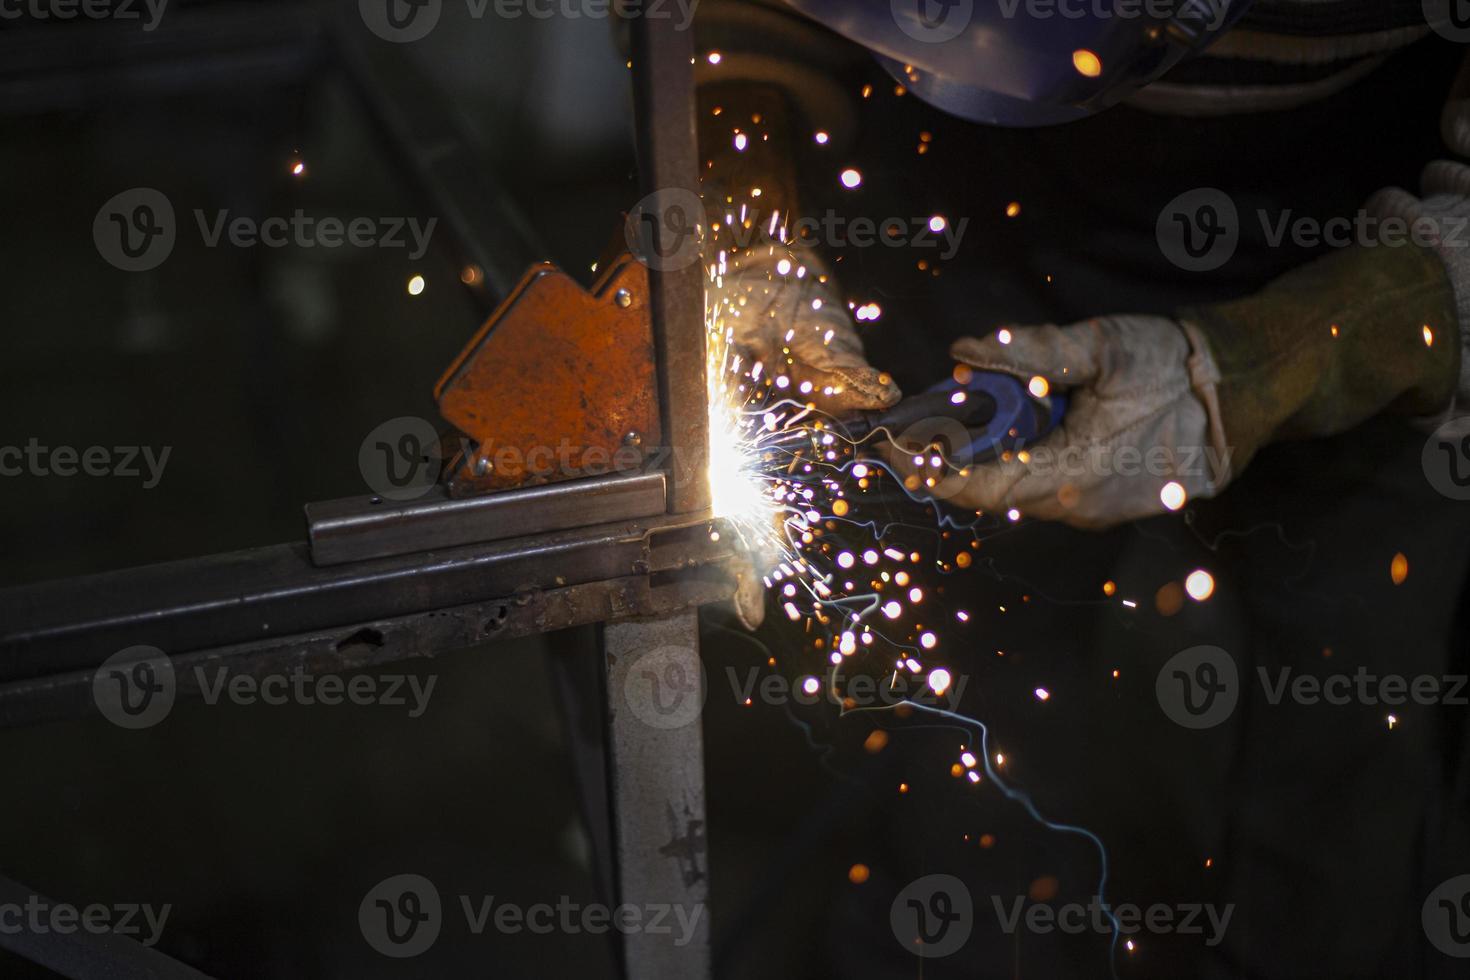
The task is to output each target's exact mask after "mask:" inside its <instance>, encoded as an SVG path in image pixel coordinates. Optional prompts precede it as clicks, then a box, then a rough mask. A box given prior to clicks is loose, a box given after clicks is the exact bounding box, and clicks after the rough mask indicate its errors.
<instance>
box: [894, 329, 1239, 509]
mask: <svg viewBox="0 0 1470 980" xmlns="http://www.w3.org/2000/svg"><path fill="white" fill-rule="evenodd" d="M1198 339H1199V338H1198V337H1196V341H1198ZM951 353H952V354H953V356H954V358H955V359H956V360H957V361H959V362H961V363H962V364H966V365H969V366H970V367H972V368H974V369H976V370H984V371H1000V372H1004V373H1006V374H1011V375H1014V376H1016V377H1017V378H1020V379H1021V380H1023V381H1025V382H1027V383H1028V384H1029V385H1031V387H1032V388H1033V390H1035V389H1037V388H1039V386H1040V382H1037V381H1034V380H1033V379H1036V378H1041V379H1045V382H1046V387H1047V388H1048V389H1049V390H1050V391H1053V392H1057V391H1062V390H1066V391H1068V392H1069V404H1068V408H1067V413H1066V415H1065V417H1064V418H1063V420H1062V423H1061V425H1060V426H1059V427H1058V428H1057V429H1056V430H1055V431H1054V432H1052V433H1051V434H1050V435H1048V436H1047V437H1046V438H1045V439H1043V440H1042V441H1041V442H1039V443H1037V444H1036V445H1035V446H1032V447H1029V448H1028V449H1027V450H1026V451H1025V452H1020V453H1014V454H1007V455H1006V457H1005V458H1003V459H1000V460H996V461H994V462H990V463H980V464H974V465H971V466H969V467H967V468H966V470H964V471H962V472H961V474H960V475H959V476H957V477H951V478H950V479H947V480H941V481H939V482H938V485H937V486H936V487H934V488H933V489H934V490H935V491H936V492H937V495H939V496H941V497H946V496H947V497H948V499H949V501H950V503H952V504H955V505H957V506H961V507H965V508H970V509H974V510H980V511H998V510H1003V509H1007V508H1011V507H1015V508H1017V509H1019V510H1020V511H1021V512H1022V513H1024V514H1027V515H1029V516H1033V517H1041V518H1045V519H1048V520H1061V521H1066V522H1067V523H1069V524H1073V525H1076V526H1078V527H1106V526H1107V525H1110V524H1115V523H1118V522H1120V521H1127V520H1133V519H1135V518H1140V517H1146V516H1148V515H1150V514H1156V513H1161V512H1162V511H1164V510H1165V509H1172V508H1177V507H1178V506H1179V505H1180V503H1181V502H1182V499H1183V498H1182V496H1180V495H1179V491H1178V488H1175V487H1169V489H1168V490H1165V487H1166V486H1168V485H1169V484H1171V483H1177V484H1178V485H1179V487H1180V488H1182V489H1183V492H1184V494H1187V495H1188V496H1211V495H1213V494H1214V493H1216V492H1217V491H1218V490H1219V489H1220V488H1221V487H1222V486H1223V485H1224V482H1225V480H1226V479H1227V478H1228V464H1226V465H1221V466H1216V467H1211V466H1210V465H1209V460H1210V459H1211V458H1212V457H1211V455H1210V452H1209V450H1210V447H1211V446H1212V441H1211V438H1210V427H1211V416H1210V411H1209V408H1208V407H1207V404H1206V402H1207V400H1212V399H1213V385H1214V383H1215V382H1216V381H1217V380H1218V378H1219V375H1218V373H1217V372H1216V370H1215V365H1214V361H1213V359H1212V358H1211V356H1210V352H1209V350H1208V348H1205V347H1204V346H1203V345H1202V343H1201V344H1200V346H1199V347H1197V348H1193V349H1192V345H1191V340H1190V336H1189V335H1188V334H1187V333H1186V330H1185V328H1184V327H1182V326H1181V325H1180V324H1179V323H1177V322H1175V321H1174V320H1171V319H1168V318H1165V317H1157V316H1111V317H1103V318H1100V319H1097V320H1088V321H1085V322H1082V323H1076V324H1072V325H1071V326H1065V327H1057V326H1037V327H1011V328H1007V329H1004V330H1001V331H998V332H997V333H995V334H992V335H990V336H988V337H985V338H982V339H973V338H972V339H965V340H960V341H958V342H956V343H955V345H954V346H953V347H952V348H951ZM911 448H912V447H911ZM890 459H891V460H892V462H893V463H894V464H895V465H897V466H898V467H900V469H902V470H904V471H905V472H908V471H912V470H913V456H912V454H910V453H901V452H900V451H899V450H897V449H893V450H891V451H890ZM909 484H910V486H913V481H912V479H911V480H910V481H909Z"/></svg>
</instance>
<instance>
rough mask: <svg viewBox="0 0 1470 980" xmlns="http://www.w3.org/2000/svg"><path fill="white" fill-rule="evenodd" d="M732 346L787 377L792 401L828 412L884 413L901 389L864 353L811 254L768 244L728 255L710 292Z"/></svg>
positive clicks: (771, 373) (768, 372)
mask: <svg viewBox="0 0 1470 980" xmlns="http://www.w3.org/2000/svg"><path fill="white" fill-rule="evenodd" d="M705 303H706V305H707V306H709V307H710V308H711V309H712V310H713V311H714V313H715V315H716V316H717V317H719V318H720V320H721V321H722V322H723V326H724V329H725V330H726V331H727V332H728V333H729V335H730V339H731V345H732V346H733V347H734V348H735V349H736V350H738V351H740V352H741V353H742V354H743V355H744V356H746V357H747V358H753V359H755V360H759V361H761V362H762V364H763V365H764V366H763V368H762V371H763V372H764V373H765V374H766V375H768V376H771V377H778V376H780V375H783V374H784V375H787V376H788V377H789V378H790V379H791V380H790V384H789V387H788V388H787V391H788V392H789V393H790V394H791V396H792V397H793V398H800V399H802V400H806V401H811V402H813V403H814V404H816V405H817V407H818V408H821V409H822V410H823V411H826V412H833V413H841V412H845V411H854V410H860V409H874V408H887V407H888V406H889V405H892V404H893V403H894V402H896V401H898V399H899V396H900V392H899V390H898V386H897V385H895V384H894V383H893V379H892V378H890V377H889V376H888V375H886V374H884V373H883V372H881V371H879V370H878V369H877V368H874V367H873V366H872V365H870V364H869V363H868V361H867V359H866V358H865V357H864V356H863V344H862V341H861V340H860V339H859V338H858V335H857V329H856V327H855V325H854V324H853V320H852V315H851V313H850V312H849V311H848V308H847V304H846V303H844V302H843V301H842V294H841V292H840V291H839V290H838V289H837V285H836V283H835V282H834V281H833V280H832V278H831V277H830V276H829V275H828V274H827V271H826V269H825V267H824V266H823V265H822V263H821V260H820V258H819V257H818V256H816V254H815V253H814V252H812V251H811V250H810V249H804V248H802V249H792V250H790V251H783V250H781V249H772V248H770V247H769V246H766V247H761V248H756V249H753V250H751V251H748V252H744V253H736V254H734V255H730V256H728V257H727V258H726V261H725V271H724V273H723V275H720V276H718V277H717V278H716V280H715V282H714V283H712V284H711V285H710V287H709V288H708V290H707V292H706V295H705Z"/></svg>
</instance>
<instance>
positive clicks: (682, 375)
mask: <svg viewBox="0 0 1470 980" xmlns="http://www.w3.org/2000/svg"><path fill="white" fill-rule="evenodd" d="M631 23H632V53H633V108H634V116H635V120H636V122H637V127H638V172H639V179H640V184H641V187H642V193H643V194H645V195H648V194H654V193H658V194H660V195H662V196H664V197H666V198H667V199H669V200H679V199H684V200H688V199H689V195H698V193H699V149H698V145H697V143H696V140H695V129H694V126H695V118H694V65H693V59H694V37H693V32H692V31H690V30H689V29H688V26H687V25H683V26H682V27H681V26H680V23H679V21H678V20H677V19H676V18H673V17H651V16H644V17H634V18H632V19H631ZM654 210H655V212H658V211H661V210H663V209H662V208H658V207H657V206H656V207H655V209H654ZM658 217H660V218H661V219H662V220H658V221H657V222H656V223H654V224H653V226H652V228H651V231H652V233H653V236H654V242H653V244H654V248H655V250H656V254H659V255H669V254H673V253H676V252H679V251H680V250H679V248H678V245H679V242H676V241H674V237H675V236H679V237H680V239H681V240H682V236H685V235H687V234H688V230H689V229H688V225H687V223H688V221H689V220H690V218H689V216H687V215H685V214H684V212H683V211H680V212H679V217H680V219H681V220H680V221H679V222H671V221H669V220H667V219H668V217H669V216H668V215H658ZM694 223H695V225H696V226H697V225H698V224H699V221H698V219H697V217H696V218H694ZM665 239H668V240H667V241H666V240H665ZM650 266H651V267H650V270H649V272H650V275H649V279H650V288H651V290H652V293H653V295H652V304H651V312H652V315H653V336H654V343H655V345H656V347H657V351H658V379H659V400H660V402H661V403H662V408H663V424H664V437H665V438H666V439H667V440H668V442H669V446H670V448H671V449H672V450H673V456H672V459H673V463H672V469H673V474H672V475H673V479H672V482H671V484H670V490H669V509H670V511H671V512H672V513H675V514H688V513H694V512H697V511H701V510H704V509H706V508H707V507H708V506H709V479H708V472H709V466H708V462H707V461H708V458H709V416H708V402H707V399H708V393H707V391H706V382H705V331H704V272H703V267H702V264H701V263H700V262H699V261H697V259H696V258H695V257H694V256H690V260H689V261H687V262H683V261H681V262H676V263H666V262H655V263H650Z"/></svg>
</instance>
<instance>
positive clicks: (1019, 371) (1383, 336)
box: [887, 243, 1461, 528]
mask: <svg viewBox="0 0 1470 980" xmlns="http://www.w3.org/2000/svg"><path fill="white" fill-rule="evenodd" d="M1006 340H1009V342H1008V343H1007V342H1005V341H1006ZM1460 347H1461V344H1460V338H1459V332H1458V321H1457V313H1456V305H1455V295H1454V291H1453V289H1452V288H1451V283H1450V279H1449V278H1448V276H1447V275H1446V271H1445V268H1444V266H1443V265H1442V263H1441V262H1440V260H1439V259H1438V258H1437V257H1436V254H1435V252H1434V251H1432V250H1431V249H1427V248H1423V247H1420V246H1418V245H1412V244H1408V243H1405V244H1403V245H1401V246H1398V247H1388V246H1380V247H1376V248H1368V247H1362V246H1354V247H1352V248H1347V249H1343V250H1341V251H1338V252H1336V253H1334V254H1332V255H1329V256H1327V257H1325V258H1322V259H1319V260H1317V261H1315V262H1312V263H1310V264H1308V265H1306V266H1303V267H1302V268H1300V269H1296V270H1294V271H1292V272H1290V273H1288V274H1286V275H1284V276H1282V277H1281V278H1279V279H1277V280H1276V281H1275V282H1273V283H1272V284H1271V285H1269V286H1267V287H1266V288H1265V289H1264V290H1262V291H1261V292H1259V293H1257V294H1255V295H1253V296H1249V297H1246V298H1245V299H1240V300H1235V301H1232V302H1229V303H1222V304H1219V305H1215V306H1209V307H1204V308H1201V309H1197V310H1185V311H1183V312H1182V313H1181V315H1180V316H1179V317H1178V318H1177V319H1171V318H1167V317H1158V316H1113V317H1104V318H1101V319H1097V320H1092V321H1088V322H1084V323H1079V324H1073V325H1072V326H1068V327H1055V326H1043V327H1014V328H1010V329H1009V330H1007V331H1001V332H998V333H997V334H995V335H993V336H990V337H987V338H985V339H983V340H973V339H971V340H962V341H959V342H958V343H956V344H955V345H954V348H953V354H954V356H955V357H956V358H957V359H958V360H960V361H961V362H962V363H964V364H968V365H970V366H972V367H975V368H982V369H986V370H997V371H1005V372H1007V373H1009V374H1012V375H1015V376H1017V377H1020V378H1023V379H1026V380H1028V381H1031V379H1033V378H1036V377H1040V378H1043V379H1045V381H1046V383H1047V386H1048V387H1049V389H1050V390H1052V391H1058V390H1066V391H1069V392H1070V404H1069V407H1068V410H1067V414H1066V416H1065V417H1064V418H1063V420H1062V422H1061V424H1060V426H1059V427H1058V428H1057V429H1056V430H1055V431H1053V432H1052V433H1051V434H1050V435H1048V436H1047V437H1046V438H1045V439H1043V440H1041V441H1040V442H1039V443H1037V444H1036V445H1034V446H1032V447H1030V448H1029V449H1028V450H1026V451H1024V452H1017V453H1015V454H1009V455H1008V456H1007V458H1003V459H1001V460H999V461H996V462H993V463H985V464H978V465H975V466H971V467H969V468H967V469H966V470H962V471H961V474H960V478H959V479H951V480H946V481H942V482H941V483H940V486H941V487H942V488H945V489H946V491H947V492H946V493H945V494H943V496H946V497H947V499H949V500H950V501H951V502H952V503H954V504H957V505H959V506H962V507H966V508H973V509H976V510H982V511H984V510H996V509H1000V508H1006V507H1015V508H1018V509H1019V510H1021V511H1022V512H1024V513H1028V514H1031V515H1033V516H1036V517H1042V518H1046V519H1051V520H1061V521H1065V522H1066V523H1068V524H1072V525H1074V526H1077V527H1083V528H1102V527H1107V526H1110V525H1113V524H1117V523H1121V522H1123V521H1128V520H1134V519H1137V518H1141V517H1146V516H1149V515H1152V514H1158V513H1162V512H1164V511H1166V510H1175V509H1178V508H1179V507H1180V506H1182V505H1183V503H1184V502H1185V500H1186V499H1187V498H1188V497H1192V496H1196V497H1197V496H1205V497H1208V496H1213V495H1215V494H1217V493H1219V492H1220V491H1221V490H1222V489H1224V487H1225V486H1226V485H1227V484H1228V483H1229V482H1230V480H1231V479H1232V477H1233V476H1234V475H1235V474H1237V473H1239V472H1240V471H1241V470H1242V469H1244V468H1245V466H1246V464H1247V463H1248V462H1249V461H1250V459H1251V457H1252V456H1254V455H1255V453H1256V451H1257V450H1258V449H1259V448H1260V447H1261V446H1262V445H1264V444H1266V443H1267V442H1271V441H1273V440H1280V439H1298V438H1309V437H1315V436H1327V435H1334V434H1336V433H1339V432H1343V431H1346V430H1347V429H1349V428H1351V427H1353V426H1355V425H1357V424H1358V423H1360V422H1362V421H1364V420H1365V419H1367V418H1369V417H1371V416H1373V415H1375V414H1377V413H1379V412H1381V411H1384V410H1388V411H1393V412H1397V413H1401V414H1406V415H1427V414H1431V413H1435V412H1439V411H1442V410H1443V409H1444V408H1445V407H1446V406H1447V405H1449V403H1450V400H1451V399H1452V397H1453V396H1454V393H1455V389H1456V386H1457V382H1458V379H1459V373H1460ZM1033 385H1034V386H1039V383H1033ZM887 455H888V456H889V458H890V461H891V462H892V463H893V464H894V465H895V466H896V467H898V468H900V469H901V470H906V471H912V470H914V468H915V467H914V458H913V456H912V455H911V454H909V453H907V452H902V451H900V450H898V449H896V448H890V449H889V450H888V453H887ZM1170 484H1177V485H1178V486H1177V487H1175V486H1170ZM1181 491H1182V492H1181Z"/></svg>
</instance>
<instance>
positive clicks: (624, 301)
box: [613, 289, 633, 310]
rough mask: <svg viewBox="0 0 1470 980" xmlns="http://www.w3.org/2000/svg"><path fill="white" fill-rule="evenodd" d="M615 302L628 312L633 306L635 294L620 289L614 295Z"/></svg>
mask: <svg viewBox="0 0 1470 980" xmlns="http://www.w3.org/2000/svg"><path fill="white" fill-rule="evenodd" d="M613 301H614V302H615V303H617V304H618V305H619V306H621V307H622V308H623V309H625V310H626V309H627V308H628V307H630V306H632V305H633V294H632V293H630V292H628V291H627V290H626V289H619V290H618V291H617V292H615V293H613Z"/></svg>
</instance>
